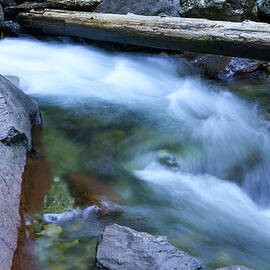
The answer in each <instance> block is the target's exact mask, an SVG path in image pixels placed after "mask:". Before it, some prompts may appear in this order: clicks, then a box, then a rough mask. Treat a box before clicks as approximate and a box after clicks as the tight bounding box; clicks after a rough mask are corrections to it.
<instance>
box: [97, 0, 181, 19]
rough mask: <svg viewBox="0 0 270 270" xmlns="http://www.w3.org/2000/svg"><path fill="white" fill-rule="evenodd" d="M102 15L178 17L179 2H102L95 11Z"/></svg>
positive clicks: (166, 0) (161, 0)
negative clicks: (131, 14) (128, 14)
mask: <svg viewBox="0 0 270 270" xmlns="http://www.w3.org/2000/svg"><path fill="white" fill-rule="evenodd" d="M95 11H96V12H103V13H117V14H126V13H134V14H138V15H149V16H151V15H153V16H154V15H169V16H178V15H179V12H180V6H179V1H176V0H160V1H158V0H149V1H142V0H103V1H102V3H101V4H100V5H99V6H98V7H97V9H96V10H95Z"/></svg>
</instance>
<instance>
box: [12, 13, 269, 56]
mask: <svg viewBox="0 0 270 270" xmlns="http://www.w3.org/2000/svg"><path fill="white" fill-rule="evenodd" d="M17 20H18V21H19V22H20V23H22V24H23V26H25V27H27V28H32V29H36V30H38V31H41V32H43V33H46V34H55V35H67V36H74V37H81V38H87V39H92V40H100V41H109V42H117V43H123V44H131V45H138V46H144V47H153V48H160V49H171V50H180V51H191V52H198V53H209V54H218V55H225V56H234V57H242V58H251V59H258V60H266V61H270V24H266V23H257V22H252V21H245V22H242V23H235V22H225V21H222V22H221V21H210V20H206V19H190V18H178V17H158V16H141V15H134V14H127V15H117V14H102V13H89V12H78V11H63V10H40V11H35V10H31V11H28V12H21V13H19V14H18V15H17Z"/></svg>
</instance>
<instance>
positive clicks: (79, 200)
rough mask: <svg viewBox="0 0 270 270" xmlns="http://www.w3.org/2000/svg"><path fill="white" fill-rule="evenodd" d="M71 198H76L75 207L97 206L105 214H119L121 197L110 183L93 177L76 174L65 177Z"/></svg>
mask: <svg viewBox="0 0 270 270" xmlns="http://www.w3.org/2000/svg"><path fill="white" fill-rule="evenodd" d="M65 181H66V183H67V185H68V188H69V191H70V194H71V196H73V197H74V198H75V205H76V206H81V207H88V206H89V205H97V206H98V207H99V208H101V209H102V212H103V213H104V214H109V213H114V212H119V211H121V210H120V207H118V206H117V203H119V197H118V196H117V194H116V192H115V191H114V190H113V188H112V187H111V186H110V185H109V184H108V183H106V184H105V183H102V181H98V180H96V179H94V178H93V177H91V176H88V175H85V174H83V173H79V172H74V173H69V174H68V175H66V176H65Z"/></svg>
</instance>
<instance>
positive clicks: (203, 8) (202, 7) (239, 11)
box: [180, 0, 258, 21]
mask: <svg viewBox="0 0 270 270" xmlns="http://www.w3.org/2000/svg"><path fill="white" fill-rule="evenodd" d="M180 6H181V10H180V16H182V17H194V18H206V19H212V20H222V21H243V20H246V19H251V20H254V19H256V18H257V14H258V9H257V3H256V1H255V0H241V1H239V0H180Z"/></svg>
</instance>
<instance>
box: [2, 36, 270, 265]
mask: <svg viewBox="0 0 270 270" xmlns="http://www.w3.org/2000/svg"><path fill="white" fill-rule="evenodd" d="M0 50H1V65H0V73H1V74H3V75H13V76H17V77H18V78H19V86H20V87H21V89H23V90H24V91H25V92H26V93H27V94H29V95H31V96H32V97H34V98H35V99H36V100H37V101H38V103H39V105H40V108H41V111H42V114H43V119H44V123H43V125H44V126H43V143H44V147H45V149H46V152H47V158H48V160H49V161H50V163H51V166H52V168H53V173H54V179H55V181H59V179H60V181H63V180H62V178H64V176H65V175H66V174H68V173H70V172H82V173H84V174H85V175H89V176H94V177H95V179H97V180H98V181H100V182H101V183H103V184H104V183H105V185H111V186H112V188H113V190H114V191H115V192H116V193H117V196H118V197H119V201H120V203H119V204H120V205H121V208H122V213H121V214H118V215H115V216H114V217H110V218H107V219H106V218H104V220H102V219H96V218H82V216H79V215H74V217H73V218H71V219H63V220H60V226H61V227H62V228H63V232H62V233H61V234H59V235H58V236H57V238H56V239H51V238H49V239H48V238H46V237H45V236H44V237H41V238H39V240H38V241H37V244H36V245H37V247H36V253H37V256H38V257H39V258H40V261H41V263H42V265H43V269H50V270H53V269H87V267H90V268H91V267H92V268H93V269H94V260H93V257H94V252H95V251H94V250H95V243H96V236H97V235H98V233H99V232H100V231H101V230H102V228H103V227H104V226H105V225H106V224H108V223H111V222H117V223H119V224H122V225H127V226H130V227H132V228H134V229H138V230H141V231H147V232H150V233H154V234H161V235H166V236H168V238H169V239H170V241H171V242H172V243H173V244H174V245H176V246H177V247H179V248H181V249H184V250H185V251H187V252H189V253H190V254H192V255H193V256H195V257H198V258H199V259H200V261H201V262H202V265H203V266H204V267H208V268H209V269H213V268H215V267H218V266H230V265H234V264H242V265H246V266H250V267H254V268H255V269H257V270H265V269H270V266H269V265H270V256H269V254H270V135H269V122H268V121H267V114H266V113H263V111H267V108H266V107H265V106H266V105H265V104H264V105H262V103H261V102H259V101H258V102H257V99H256V98H254V96H253V98H250V95H242V94H239V93H238V92H237V91H236V92H234V93H233V92H232V91H229V90H228V89H226V87H221V86H220V85H217V84H216V83H213V82H207V81H205V80H203V79H201V78H200V77H199V75H198V73H197V71H196V70H194V69H193V68H192V67H191V66H190V65H189V64H188V63H187V62H186V61H185V60H184V59H181V58H180V59H171V58H169V57H166V56H153V55H149V54H147V55H143V54H135V53H132V54H129V53H116V52H108V51H104V50H101V49H98V48H96V47H92V46H89V45H79V44H74V43H72V42H62V41H50V42H41V41H38V40H34V39H22V38H21V39H5V40H3V41H1V42H0ZM245 87H247V86H245ZM245 87H243V89H244V88H245ZM252 87H253V86H252V85H251V86H250V88H252ZM269 90H270V86H269V83H264V84H263V91H265V93H267V91H269ZM268 98H269V97H268ZM37 180H38V179H37ZM59 243H60V244H59ZM74 243H75V244H74ZM65 245H66V246H65ZM68 245H70V247H71V248H69V246H68ZM67 246H68V247H67ZM61 248H64V251H63V252H62V251H61ZM63 253H64V254H63ZM56 266H58V267H62V268H56Z"/></svg>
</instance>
